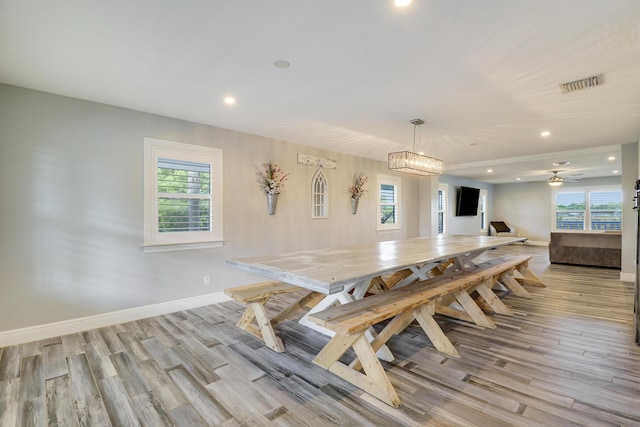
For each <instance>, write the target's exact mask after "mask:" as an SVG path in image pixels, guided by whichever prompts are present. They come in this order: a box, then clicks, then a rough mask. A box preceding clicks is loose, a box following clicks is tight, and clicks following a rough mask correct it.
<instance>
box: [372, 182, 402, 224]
mask: <svg viewBox="0 0 640 427" xmlns="http://www.w3.org/2000/svg"><path fill="white" fill-rule="evenodd" d="M377 183H378V186H377V200H378V203H377V205H378V212H377V214H376V221H377V225H376V230H377V231H387V230H401V229H402V221H401V219H400V218H401V214H402V210H401V208H400V207H401V206H402V204H401V202H402V196H401V195H402V179H401V178H400V177H397V176H391V175H381V174H378V176H377ZM382 185H393V186H394V187H395V190H394V194H395V196H396V197H395V201H394V203H393V206H394V207H395V217H396V222H395V223H393V224H382V223H381V222H382V205H383V204H382V200H381V195H380V191H381V188H382ZM385 205H387V204H385Z"/></svg>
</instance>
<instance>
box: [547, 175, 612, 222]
mask: <svg viewBox="0 0 640 427" xmlns="http://www.w3.org/2000/svg"><path fill="white" fill-rule="evenodd" d="M601 191H620V192H622V186H621V185H601V186H600V185H596V186H592V187H566V188H561V187H554V188H552V189H551V194H552V197H551V230H553V231H562V232H572V231H575V232H585V231H587V232H588V231H593V232H601V230H593V229H592V228H591V193H594V192H601ZM558 193H585V213H584V228H582V229H573V230H572V229H566V228H557V225H558V223H557V221H556V217H557V211H556V206H557V204H558V202H557V195H558ZM623 197H624V194H623ZM623 216H624V211H623V210H621V212H620V231H622V225H623V223H624V221H623V218H622V217H623Z"/></svg>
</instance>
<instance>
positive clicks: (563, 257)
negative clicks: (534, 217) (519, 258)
mask: <svg viewBox="0 0 640 427" xmlns="http://www.w3.org/2000/svg"><path fill="white" fill-rule="evenodd" d="M549 261H550V262H551V263H552V264H577V265H588V266H594V267H610V268H620V267H621V264H622V233H620V232H561V231H559V232H552V233H551V239H550V240H549Z"/></svg>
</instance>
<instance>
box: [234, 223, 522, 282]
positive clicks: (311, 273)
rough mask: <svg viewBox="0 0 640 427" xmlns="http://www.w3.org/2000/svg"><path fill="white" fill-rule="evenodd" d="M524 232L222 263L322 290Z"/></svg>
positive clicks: (459, 254) (498, 243)
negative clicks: (504, 235)
mask: <svg viewBox="0 0 640 427" xmlns="http://www.w3.org/2000/svg"><path fill="white" fill-rule="evenodd" d="M525 240H526V239H525V238H524V237H493V236H437V237H420V238H412V239H404V240H390V241H385V242H376V243H370V244H363V245H355V246H345V247H339V248H326V249H315V250H306V251H297V252H290V253H283V254H275V255H265V256H257V257H247V258H237V259H230V260H227V265H229V266H230V267H234V268H238V269H241V270H245V271H249V272H251V273H254V274H257V275H259V276H263V277H268V278H270V279H274V280H280V281H283V282H286V283H290V284H292V285H297V286H301V287H304V288H307V289H310V290H313V291H317V292H321V293H324V294H333V293H337V292H341V291H342V290H343V289H344V288H345V286H347V285H351V284H353V283H355V282H360V281H363V280H368V279H371V278H373V277H376V276H380V275H383V274H386V273H392V272H395V271H398V270H401V269H404V268H409V267H411V266H416V265H422V264H427V263H433V262H439V261H444V260H447V259H449V258H456V257H464V256H469V255H470V254H471V255H472V257H473V256H477V255H479V254H480V253H482V252H484V251H486V250H488V249H491V248H494V247H498V246H503V245H508V244H510V243H515V242H522V241H525Z"/></svg>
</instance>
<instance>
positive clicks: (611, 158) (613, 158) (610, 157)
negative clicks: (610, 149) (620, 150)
mask: <svg viewBox="0 0 640 427" xmlns="http://www.w3.org/2000/svg"><path fill="white" fill-rule="evenodd" d="M615 159H616V158H615V156H609V157H608V158H607V160H609V161H612V160H615Z"/></svg>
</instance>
